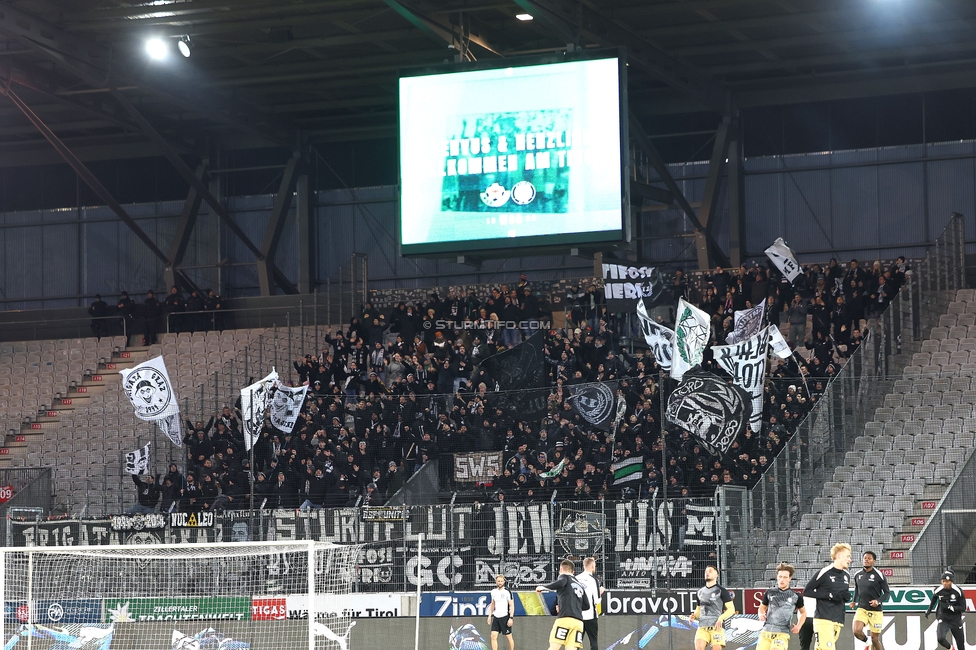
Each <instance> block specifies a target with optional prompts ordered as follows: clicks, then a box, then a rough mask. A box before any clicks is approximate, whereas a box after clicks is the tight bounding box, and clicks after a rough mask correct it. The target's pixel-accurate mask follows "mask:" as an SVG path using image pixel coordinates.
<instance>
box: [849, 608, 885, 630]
mask: <svg viewBox="0 0 976 650" xmlns="http://www.w3.org/2000/svg"><path fill="white" fill-rule="evenodd" d="M854 620H855V621H861V622H862V623H864V624H865V625H867V626H868V628H869V629H870V630H871V634H881V627H882V626H883V625H884V612H875V611H872V610H870V609H864V608H861V607H858V608H857V611H856V612H854Z"/></svg>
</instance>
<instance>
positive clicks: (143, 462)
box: [125, 442, 152, 474]
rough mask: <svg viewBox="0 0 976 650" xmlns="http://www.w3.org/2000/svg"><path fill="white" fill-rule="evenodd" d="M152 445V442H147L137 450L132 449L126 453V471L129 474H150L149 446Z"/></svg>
mask: <svg viewBox="0 0 976 650" xmlns="http://www.w3.org/2000/svg"><path fill="white" fill-rule="evenodd" d="M150 445H152V443H151V442H147V443H146V446H145V447H143V448H141V449H136V450H135V451H130V452H129V453H127V454H126V455H125V471H126V473H128V474H148V473H149V447H150Z"/></svg>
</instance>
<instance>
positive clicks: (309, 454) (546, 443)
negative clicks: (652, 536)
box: [137, 258, 910, 511]
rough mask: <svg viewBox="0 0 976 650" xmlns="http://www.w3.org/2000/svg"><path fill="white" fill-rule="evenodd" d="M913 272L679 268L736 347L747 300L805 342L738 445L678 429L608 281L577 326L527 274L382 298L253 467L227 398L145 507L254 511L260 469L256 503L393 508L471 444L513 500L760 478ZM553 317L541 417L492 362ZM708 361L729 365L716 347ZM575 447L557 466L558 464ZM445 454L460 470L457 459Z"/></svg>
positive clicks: (340, 338)
mask: <svg viewBox="0 0 976 650" xmlns="http://www.w3.org/2000/svg"><path fill="white" fill-rule="evenodd" d="M909 272H910V269H909V267H908V266H907V265H906V264H905V261H904V259H902V258H899V259H898V261H897V262H896V263H895V264H894V265H892V266H891V267H890V268H888V269H884V268H882V266H881V265H880V263H878V262H875V263H874V265H873V267H871V266H860V265H858V263H857V261H856V260H852V261H851V262H850V264H849V266H847V267H846V268H845V267H843V266H842V265H840V264H838V263H837V262H836V261H835V260H831V261H830V264H828V265H827V266H826V267H821V266H819V265H812V266H809V267H807V268H805V269H804V278H803V279H802V280H801V281H795V282H794V283H793V284H789V283H786V282H785V281H784V280H783V278H782V277H781V276H780V275H779V273H778V272H777V271H776V269H775V268H774V267H769V268H766V267H758V266H754V267H751V268H745V267H743V268H740V269H739V270H738V272H737V273H728V272H726V271H724V270H723V269H722V268H716V269H715V271H714V273H710V274H702V275H701V276H698V277H696V278H694V279H692V280H689V279H688V278H686V277H685V275H684V274H683V273H682V272H681V271H677V272H676V273H675V274H674V276H673V277H672V278H670V279H669V280H668V291H669V295H668V296H667V300H664V301H662V304H668V303H669V302H670V304H673V303H674V302H675V301H676V300H677V298H678V297H683V298H685V299H686V300H688V301H690V302H692V303H695V304H697V305H698V306H699V307H701V308H702V309H703V310H705V311H706V312H707V313H708V314H709V315H711V317H712V325H713V327H712V343H714V344H724V342H725V335H726V334H727V333H728V332H730V331H731V329H732V316H733V313H734V311H736V310H743V309H747V308H749V307H751V306H753V305H756V304H759V303H760V302H765V303H766V304H767V309H766V318H767V319H768V321H769V322H770V323H773V324H776V325H786V324H788V325H789V332H788V339H789V341H790V345H791V347H793V348H794V349H795V353H794V355H793V356H792V357H791V358H790V359H788V360H786V361H785V362H776V363H775V364H774V367H773V368H772V370H771V381H770V382H769V383H768V387H767V390H766V393H765V398H764V414H763V419H762V421H763V425H762V427H761V430H759V431H752V430H747V431H746V432H745V434H744V435H743V436H742V437H741V438H740V439H739V440H737V441H735V442H734V443H733V446H732V449H731V451H730V452H729V453H728V454H726V455H725V456H722V457H717V456H712V455H710V454H709V453H707V452H706V451H705V450H704V449H703V447H702V446H701V445H700V444H699V443H698V441H696V440H695V438H694V437H693V436H692V435H691V434H690V433H689V432H687V431H683V430H680V429H675V428H674V427H673V426H672V425H667V426H666V427H665V435H663V436H662V417H661V414H662V404H661V399H660V396H661V394H662V382H663V381H672V380H668V379H667V373H666V372H664V371H663V370H662V369H661V368H660V367H659V366H658V364H657V362H656V360H655V359H654V358H653V355H652V354H651V352H650V351H649V350H643V351H638V350H636V349H632V348H631V345H632V342H631V343H630V344H624V341H623V339H622V338H621V336H620V335H619V333H618V331H617V330H618V329H621V328H626V327H627V326H628V324H629V321H628V318H627V317H626V316H625V317H622V318H621V317H619V316H617V315H612V314H608V313H606V311H605V309H604V303H603V299H602V293H601V291H599V290H597V288H596V287H595V286H593V285H591V286H590V287H589V288H588V289H585V290H582V291H580V290H578V289H575V288H574V289H573V290H572V291H571V293H570V295H569V296H568V299H569V306H568V308H567V322H566V326H565V327H564V328H559V329H552V328H551V327H550V325H549V324H548V321H549V319H550V316H551V307H549V306H548V304H546V303H545V301H544V300H542V299H541V298H540V297H539V296H537V295H535V294H534V293H533V291H532V287H531V286H530V285H529V284H528V282H527V279H526V278H525V276H522V278H521V280H520V282H519V285H518V286H517V287H514V288H510V287H507V286H502V287H499V288H498V289H495V290H493V291H492V292H491V296H490V297H489V298H487V299H486V300H481V299H479V298H478V297H477V296H476V294H475V293H474V292H470V293H468V294H466V295H463V294H458V293H453V292H452V293H450V294H448V295H447V296H446V297H445V298H443V299H442V298H440V297H439V296H438V295H437V294H431V295H430V297H429V298H430V299H429V301H428V302H427V303H426V304H423V305H412V304H404V303H400V304H398V305H396V306H395V307H394V308H393V309H392V310H391V311H389V312H388V313H384V312H382V311H381V310H379V309H376V308H374V307H373V306H372V305H371V304H369V303H367V304H366V305H365V306H364V308H363V310H362V314H361V315H360V316H359V317H356V318H353V319H352V320H351V322H350V324H349V326H348V328H346V330H345V331H336V332H329V333H328V335H327V336H326V338H325V343H326V345H325V347H324V349H322V350H321V351H319V352H318V353H309V354H306V355H304V356H302V357H300V358H297V359H295V361H294V371H295V375H294V377H295V381H294V383H295V384H296V385H302V384H307V385H308V386H309V392H308V397H307V400H306V403H305V406H304V408H303V409H302V411H301V415H300V416H299V419H298V421H297V423H296V425H295V427H294V429H293V430H292V431H291V432H282V431H279V430H278V429H276V428H274V427H273V426H272V425H271V423H270V421H266V422H265V425H264V428H263V430H262V432H261V434H260V437H259V439H258V441H257V442H256V444H255V445H254V450H253V467H252V466H251V455H252V454H249V453H247V452H246V451H245V446H244V436H243V433H242V427H241V422H240V414H239V411H238V410H237V409H235V408H232V407H227V408H224V409H222V411H221V412H220V413H217V414H215V415H214V416H213V417H212V418H210V420H209V421H208V422H207V423H203V422H195V423H191V422H187V423H186V424H187V432H186V439H185V448H186V466H185V468H186V476H185V477H184V476H183V475H181V474H180V472H179V471H177V468H176V466H175V465H174V466H171V467H170V471H169V472H168V473H167V474H166V475H165V476H164V477H163V478H162V480H161V481H160V483H161V485H155V486H154V487H151V488H147V487H146V486H147V485H149V483H147V482H143V480H142V479H141V478H139V477H137V484H138V485H139V494H140V496H139V499H140V506H137V508H139V507H142V508H155V507H156V506H157V503H158V504H159V505H160V506H161V507H162V508H163V509H164V510H165V509H169V508H179V509H183V510H190V511H194V510H207V509H224V508H246V507H250V504H251V494H250V484H251V478H250V477H251V475H252V474H253V476H254V495H253V498H254V504H255V506H260V507H265V508H295V507H303V508H317V507H335V506H348V505H381V504H383V503H384V502H385V500H386V499H388V498H389V497H390V496H391V495H393V494H394V493H395V492H396V491H397V490H398V489H399V488H400V487H401V486H402V485H403V484H404V482H405V481H406V479H407V478H409V477H410V476H411V475H412V474H413V473H414V472H415V471H416V470H418V469H419V468H420V467H422V466H423V465H424V464H425V463H426V462H427V461H428V460H431V459H434V458H438V457H442V458H448V457H449V455H451V454H454V453H460V452H470V451H502V452H503V453H504V456H503V458H504V465H503V468H502V471H501V472H500V473H499V474H498V475H497V476H495V477H493V478H491V480H488V481H484V482H483V484H482V485H480V486H477V489H478V490H480V491H481V494H483V495H485V496H488V495H490V496H491V497H493V498H495V499H498V500H504V501H519V500H527V499H545V500H549V499H552V498H555V499H558V500H587V499H602V498H637V497H642V498H643V497H648V496H650V495H651V494H652V493H654V491H655V490H659V489H662V488H663V487H665V484H666V486H667V490H668V494H669V495H670V496H705V495H710V494H711V493H712V492H713V491H714V489H715V487H716V486H718V485H729V484H732V485H744V486H753V485H755V484H756V483H757V482H758V481H760V480H761V479H762V475H763V473H764V471H765V469H766V468H767V467H768V466H769V465H770V464H771V463H772V461H773V459H774V458H775V457H776V455H777V454H778V453H779V452H780V451H781V450H782V449H783V447H784V445H786V444H794V445H799V444H800V442H799V441H798V440H793V441H792V442H791V435H792V433H793V432H794V431H795V430H796V427H797V426H798V424H799V423H800V422H801V421H802V420H803V418H804V416H805V415H806V414H807V413H808V412H809V411H810V410H811V409H812V408H813V406H814V405H815V404H816V403H817V401H818V400H819V399H820V397H821V395H822V394H823V393H824V391H825V389H826V386H827V383H828V381H829V378H830V377H831V376H833V375H835V374H836V373H837V371H838V370H839V368H840V364H842V363H843V359H844V358H845V357H849V356H850V355H851V354H852V353H853V351H854V350H855V349H856V348H857V346H858V345H859V344H860V341H861V324H862V322H863V321H865V320H866V319H868V318H871V317H873V316H875V315H876V314H878V313H880V312H881V311H882V310H883V309H884V308H885V307H886V306H887V304H888V302H889V301H890V300H891V299H892V298H893V297H894V295H895V294H896V293H897V291H898V289H899V287H900V286H901V284H902V283H903V282H904V281H905V277H906V273H909ZM723 296H724V298H723ZM672 298H673V300H672ZM828 305H829V306H828ZM672 317H673V314H672ZM658 318H660V319H661V320H662V321H667V317H666V316H665V315H659V316H658ZM808 325H809V327H808ZM540 328H543V329H541V330H540V331H544V336H545V373H546V376H547V378H548V383H549V388H547V389H543V390H544V391H545V393H546V394H547V395H548V399H547V404H548V409H547V412H546V414H545V416H544V417H542V418H535V419H531V420H530V419H526V418H525V417H523V416H522V414H520V413H519V412H515V411H514V409H513V408H512V407H511V406H510V404H511V403H512V402H511V400H508V399H505V396H504V395H503V394H500V393H497V392H495V387H496V384H495V382H494V380H493V378H492V377H490V376H488V375H487V374H486V372H485V370H484V368H483V362H484V360H485V359H487V358H489V357H491V356H493V355H495V354H498V353H499V352H501V351H503V350H505V349H506V348H511V347H513V346H515V345H517V344H518V343H519V342H520V341H521V340H522V339H523V338H524V337H527V336H529V335H531V334H532V333H533V332H534V331H536V330H539V329H540ZM704 366H705V368H706V369H709V370H712V371H714V372H715V373H716V374H722V371H721V370H720V369H719V368H718V367H717V365H716V364H715V363H714V362H713V361H712V360H711V358H710V356H709V355H708V354H707V353H706V358H705V362H704ZM595 381H599V382H616V384H615V385H616V389H617V395H618V398H620V399H622V400H623V401H624V402H626V413H624V414H623V418H622V421H621V423H620V424H619V426H617V427H615V428H613V429H612V430H611V431H604V430H601V429H598V428H595V427H593V426H590V425H588V424H587V423H586V422H585V421H584V420H582V418H580V417H579V416H577V415H575V414H574V412H573V411H572V410H571V409H570V407H569V405H568V404H567V403H566V399H565V398H566V397H567V396H568V391H567V390H566V386H568V385H572V384H578V383H584V382H595ZM237 407H238V408H239V404H238V405H237ZM628 457H630V458H636V457H640V458H642V462H643V473H642V475H641V476H642V478H641V480H640V481H632V480H631V481H627V482H626V483H618V484H615V483H614V480H613V472H612V469H611V465H612V464H613V463H614V462H616V461H619V460H621V459H624V458H628ZM563 460H565V461H566V462H565V463H564V464H563V466H562V470H561V471H560V472H558V473H557V475H555V476H554V477H552V478H549V477H544V476H542V475H543V474H545V473H546V472H551V471H552V470H553V469H554V468H557V467H558V466H559V465H560V462H561V461H563ZM443 465H446V466H448V474H449V473H450V465H451V463H450V462H447V463H443ZM442 469H443V468H442ZM458 487H469V488H474V487H475V486H474V485H469V486H458ZM144 496H145V497H146V498H145V499H144Z"/></svg>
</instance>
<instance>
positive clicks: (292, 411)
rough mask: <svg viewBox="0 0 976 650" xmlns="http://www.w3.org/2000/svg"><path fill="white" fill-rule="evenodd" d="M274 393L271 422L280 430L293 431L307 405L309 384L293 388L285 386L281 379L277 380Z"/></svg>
mask: <svg viewBox="0 0 976 650" xmlns="http://www.w3.org/2000/svg"><path fill="white" fill-rule="evenodd" d="M274 387H275V390H274V395H273V396H272V398H271V407H270V408H271V424H273V425H274V427H275V428H276V429H278V430H279V431H284V432H285V433H291V432H292V430H293V429H294V428H295V422H296V421H297V420H298V414H299V413H301V410H302V406H304V405H305V395H306V394H307V393H308V386H299V387H298V388H292V387H291V386H285V385H284V384H283V383H281V381H276V382H275V386H274Z"/></svg>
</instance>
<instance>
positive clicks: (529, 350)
mask: <svg viewBox="0 0 976 650" xmlns="http://www.w3.org/2000/svg"><path fill="white" fill-rule="evenodd" d="M544 347H545V337H544V336H543V333H542V332H541V331H539V332H536V333H535V334H533V335H532V336H530V337H529V338H527V339H525V341H523V342H522V343H519V344H518V345H516V346H515V347H514V348H511V349H510V350H505V351H504V352H499V353H498V354H496V355H495V356H493V357H489V358H488V359H485V361H484V362H483V363H482V364H481V369H482V370H483V371H484V372H485V374H487V375H488V377H489V378H490V379H491V380H492V381H493V382H494V383H495V386H496V389H497V390H499V391H502V392H504V393H508V394H507V395H504V396H501V398H502V399H501V402H502V404H501V405H502V407H503V408H506V409H514V410H515V411H516V412H517V413H518V414H519V416H520V417H523V418H527V419H531V418H537V417H542V416H543V415H545V413H546V399H547V398H548V396H549V395H548V391H546V390H533V389H545V387H546V365H545V349H544Z"/></svg>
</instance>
